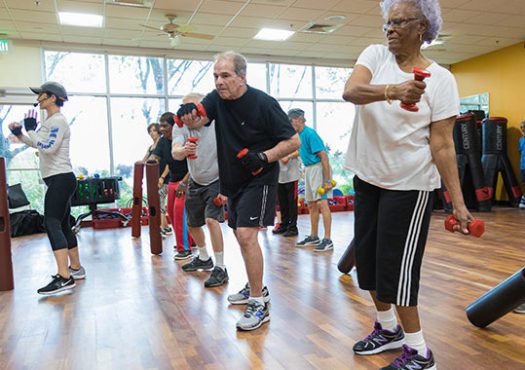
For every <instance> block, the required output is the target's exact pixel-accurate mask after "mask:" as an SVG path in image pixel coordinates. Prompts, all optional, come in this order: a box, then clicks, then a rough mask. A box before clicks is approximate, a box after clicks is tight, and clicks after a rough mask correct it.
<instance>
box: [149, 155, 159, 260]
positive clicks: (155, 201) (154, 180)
mask: <svg viewBox="0 0 525 370" xmlns="http://www.w3.org/2000/svg"><path fill="white" fill-rule="evenodd" d="M146 185H147V192H148V207H149V240H150V248H151V253H152V254H161V253H162V237H161V235H160V197H159V164H158V162H157V161H147V162H146Z"/></svg>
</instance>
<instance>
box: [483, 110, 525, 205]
mask: <svg viewBox="0 0 525 370" xmlns="http://www.w3.org/2000/svg"><path fill="white" fill-rule="evenodd" d="M481 163H482V165H483V173H484V175H485V180H486V181H487V186H488V188H489V192H490V197H491V198H493V197H494V189H495V188H496V181H497V179H498V173H500V172H501V177H502V178H503V184H504V186H505V190H506V191H507V195H508V196H509V200H510V204H511V206H513V207H514V206H517V205H518V203H519V201H520V198H521V190H520V188H519V186H518V182H517V181H516V176H515V175H514V172H513V171H512V166H511V165H510V162H509V158H508V157H507V119H506V118H503V117H490V118H485V119H484V120H483V156H482V157H481Z"/></svg>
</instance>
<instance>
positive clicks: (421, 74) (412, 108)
mask: <svg viewBox="0 0 525 370" xmlns="http://www.w3.org/2000/svg"><path fill="white" fill-rule="evenodd" d="M412 72H414V80H416V81H423V80H424V79H425V78H427V77H430V72H428V71H426V70H424V69H422V68H417V67H414V68H413V69H412ZM401 108H403V109H406V110H407V111H409V112H418V111H419V108H418V106H417V105H416V104H415V103H411V104H408V103H403V102H401Z"/></svg>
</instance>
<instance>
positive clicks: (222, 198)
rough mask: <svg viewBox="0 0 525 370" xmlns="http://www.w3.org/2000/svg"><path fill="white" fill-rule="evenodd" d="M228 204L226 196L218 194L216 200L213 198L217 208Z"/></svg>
mask: <svg viewBox="0 0 525 370" xmlns="http://www.w3.org/2000/svg"><path fill="white" fill-rule="evenodd" d="M226 203H227V199H226V197H225V196H224V195H221V194H217V196H216V197H215V198H213V204H214V205H215V207H217V208H220V207H222V206H223V205H225V204H226Z"/></svg>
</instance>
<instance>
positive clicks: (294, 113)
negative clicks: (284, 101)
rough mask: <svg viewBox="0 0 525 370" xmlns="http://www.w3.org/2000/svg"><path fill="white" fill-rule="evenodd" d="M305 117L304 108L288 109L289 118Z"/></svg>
mask: <svg viewBox="0 0 525 370" xmlns="http://www.w3.org/2000/svg"><path fill="white" fill-rule="evenodd" d="M297 117H304V110H302V109H300V108H293V109H290V110H289V111H288V118H289V119H292V118H297Z"/></svg>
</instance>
